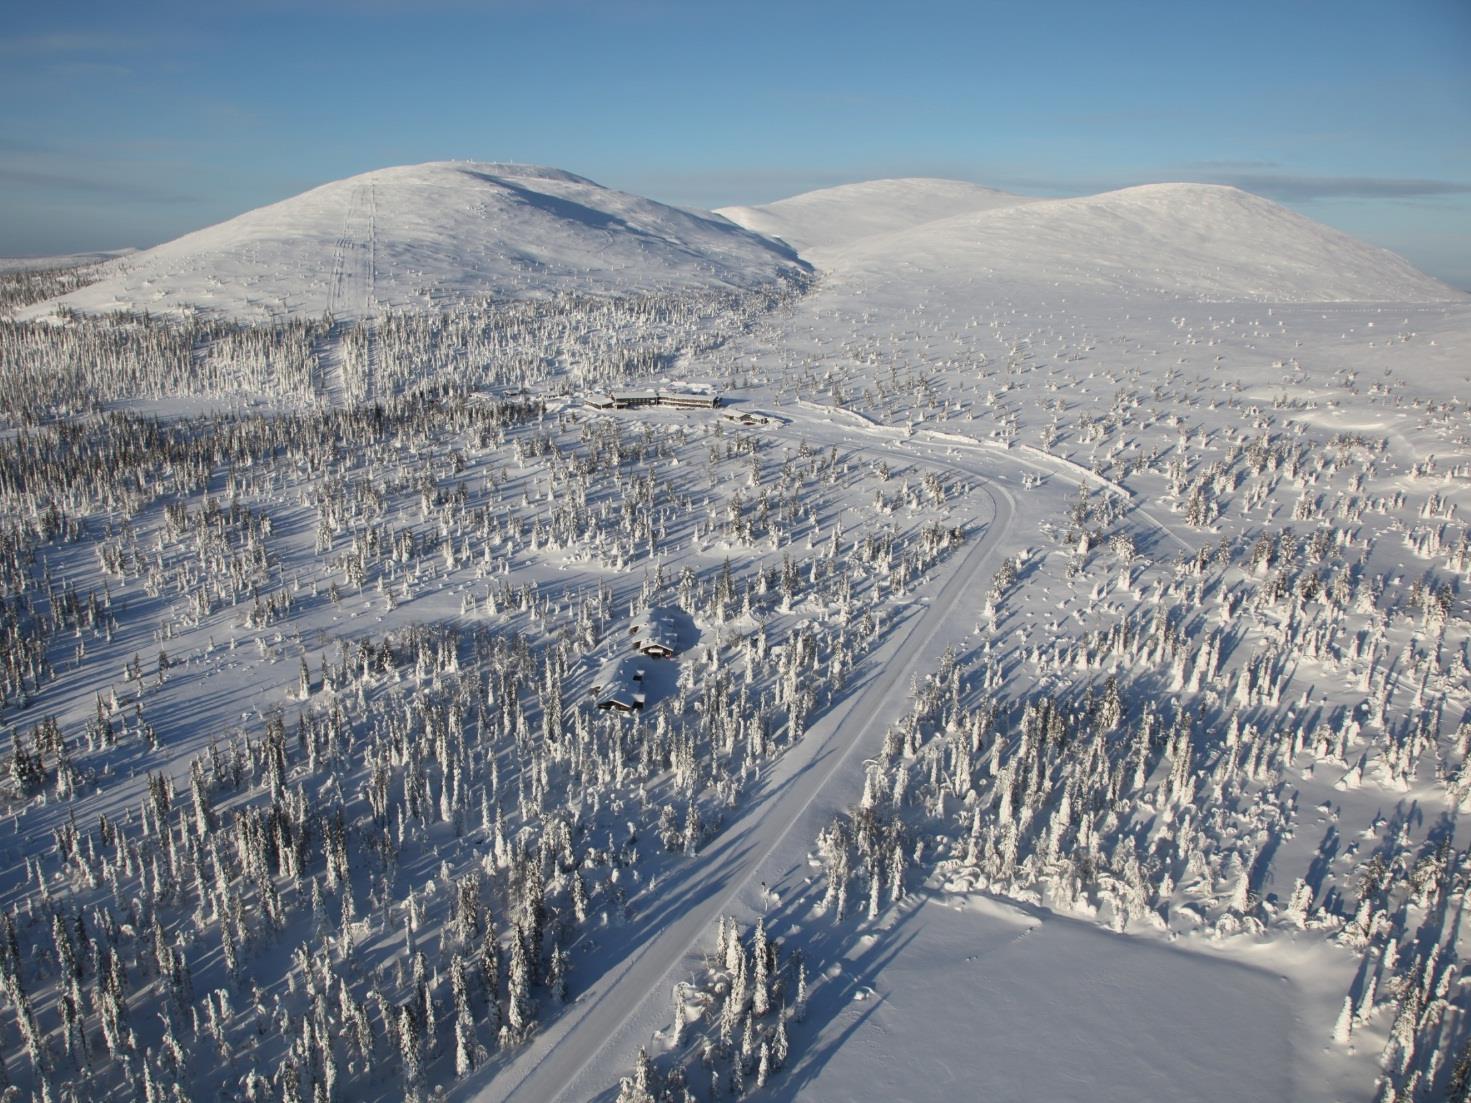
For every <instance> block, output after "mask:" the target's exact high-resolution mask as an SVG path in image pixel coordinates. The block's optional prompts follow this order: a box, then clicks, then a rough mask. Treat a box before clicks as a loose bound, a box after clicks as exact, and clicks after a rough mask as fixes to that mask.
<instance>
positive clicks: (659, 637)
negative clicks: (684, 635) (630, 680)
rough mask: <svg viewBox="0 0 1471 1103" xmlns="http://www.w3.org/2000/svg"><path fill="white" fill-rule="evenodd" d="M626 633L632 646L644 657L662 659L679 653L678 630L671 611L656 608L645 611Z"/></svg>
mask: <svg viewBox="0 0 1471 1103" xmlns="http://www.w3.org/2000/svg"><path fill="white" fill-rule="evenodd" d="M628 632H629V635H630V636H632V637H633V646H634V647H635V648H636V649H637V650H639V651H641V652H643V654H645V655H651V656H655V657H661V658H662V657H665V656H668V655H674V654H677V653H678V651H679V629H678V627H676V624H675V619H674V611H673V610H672V609H668V608H663V607H660V606H656V607H654V608H652V609H649V610H647V611H646V612H645V613H644V614H643V615H642V616H641V617H639V618H638V619H636V620H635V621H634V623H633V626H632V627H631V628H630V629H629V630H628Z"/></svg>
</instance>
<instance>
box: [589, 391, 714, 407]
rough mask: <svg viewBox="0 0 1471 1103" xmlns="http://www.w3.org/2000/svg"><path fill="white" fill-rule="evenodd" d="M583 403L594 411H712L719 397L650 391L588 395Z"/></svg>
mask: <svg viewBox="0 0 1471 1103" xmlns="http://www.w3.org/2000/svg"><path fill="white" fill-rule="evenodd" d="M583 401H584V402H585V403H586V404H587V405H589V406H591V407H592V408H593V409H594V410H639V409H643V408H645V407H648V406H666V407H669V408H671V409H675V410H713V409H715V408H716V407H717V406H719V405H720V396H719V395H718V394H690V393H687V392H684V391H651V392H648V393H646V394H595V395H588V396H587V397H586V398H585V399H583Z"/></svg>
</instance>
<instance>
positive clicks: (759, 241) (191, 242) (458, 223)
mask: <svg viewBox="0 0 1471 1103" xmlns="http://www.w3.org/2000/svg"><path fill="white" fill-rule="evenodd" d="M799 265H800V262H799V261H797V259H796V257H795V255H794V254H793V253H792V252H791V250H790V249H788V248H787V247H786V246H784V245H782V244H780V243H777V242H772V241H769V240H767V239H765V238H762V237H760V236H758V235H757V234H754V233H751V232H749V231H747V230H745V229H742V228H740V227H738V226H736V225H734V224H732V223H730V222H728V221H726V220H725V219H722V218H719V217H716V216H714V215H711V214H708V213H705V212H697V211H688V210H682V209H679V208H676V207H670V206H666V205H664V204H662V203H656V202H654V201H653V200H649V199H644V198H641V197H639V196H634V195H629V194H626V193H624V192H619V191H614V190H612V189H610V188H604V187H602V186H600V185H598V184H595V183H593V182H592V181H590V180H586V179H584V178H582V177H580V176H574V175H572V174H571V173H567V172H562V171H559V170H557V169H549V168H539V167H535V166H529V165H506V164H488V163H476V162H431V163H429V164H423V165H410V166H404V167H401V168H388V169H380V170H377V171H375V172H368V173H364V174H362V175H361V176H354V177H350V178H348V179H346V180H338V181H335V182H333V183H330V184H324V185H322V186H321V187H319V188H314V189H313V190H311V191H309V192H305V193H303V194H302V195H298V196H295V197H293V198H291V199H287V200H283V201H282V202H280V203H274V204H272V205H270V206H267V207H261V208H259V209H257V210H254V211H249V212H247V213H246V214H242V215H240V216H238V217H236V218H232V219H230V220H229V221H227V222H222V223H220V224H219V225H217V226H211V227H208V228H206V229H203V230H198V231H196V232H194V233H191V234H187V235H185V236H184V237H181V238H178V239H176V240H174V241H171V242H168V243H166V244H163V245H160V246H158V247H156V248H153V249H149V250H146V251H145V252H142V253H138V254H136V255H133V256H130V257H127V258H124V259H122V260H120V261H118V262H115V263H114V264H113V266H112V268H111V271H110V272H109V274H108V275H107V277H106V278H104V279H103V280H101V281H100V282H98V283H96V284H93V285H92V286H90V287H87V288H85V289H82V290H79V291H76V292H74V293H72V294H69V295H67V296H65V297H63V298H62V299H60V300H55V301H53V303H51V304H48V306H47V308H54V306H55V305H56V304H58V303H64V304H65V305H67V306H70V307H72V308H75V309H79V310H84V311H106V310H123V309H132V310H147V311H150V312H152V313H160V312H174V311H180V310H188V309H191V308H201V309H204V310H207V311H210V312H214V313H219V314H222V315H226V316H231V317H239V318H246V319H252V320H259V319H262V318H283V317H302V316H306V317H313V316H320V315H322V314H323V313H325V312H331V313H332V314H333V315H334V316H336V317H339V318H344V317H345V318H361V317H364V316H367V315H370V314H372V313H375V312H377V311H379V310H382V309H385V308H409V307H421V306H428V305H431V304H434V303H438V302H441V301H444V300H453V299H456V298H463V297H468V296H483V295H491V296H496V297H524V296H529V295H541V294H547V293H552V292H557V291H587V292H593V293H606V292H619V293H625V292H639V291H659V290H670V289H675V288H684V287H708V286H728V287H740V288H749V287H753V286H756V285H759V284H762V283H766V282H769V281H771V280H773V279H775V278H777V277H778V275H779V274H780V273H782V272H785V271H790V270H793V269H795V268H797V267H798V266H799ZM47 308H39V307H38V308H35V311H34V312H44V309H47Z"/></svg>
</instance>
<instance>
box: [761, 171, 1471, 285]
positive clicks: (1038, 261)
mask: <svg viewBox="0 0 1471 1103" xmlns="http://www.w3.org/2000/svg"><path fill="white" fill-rule="evenodd" d="M799 198H800V197H799ZM785 202H794V201H790V200H789V201H785ZM819 260H820V266H821V267H823V268H825V269H828V270H830V271H834V272H839V273H846V274H848V275H850V276H859V275H863V276H871V277H874V278H876V279H879V280H887V279H902V280H905V281H915V282H918V284H919V285H921V286H923V285H930V286H935V287H941V288H943V287H944V286H945V285H947V284H957V283H963V284H964V285H965V286H966V287H968V288H972V289H976V290H980V289H983V288H985V289H989V290H991V291H993V292H998V293H1007V292H1008V290H1009V289H1010V288H1011V287H1013V286H1018V287H1019V288H1022V289H1050V290H1051V291H1054V292H1057V291H1061V292H1064V293H1066V292H1070V291H1078V290H1087V289H1095V290H1099V291H1104V292H1107V293H1110V294H1113V295H1117V294H1119V293H1124V294H1133V293H1137V294H1142V295H1147V296H1149V297H1153V298H1158V297H1159V296H1161V295H1164V296H1166V297H1181V298H1187V299H1195V300H1229V301H1235V300H1250V301H1262V302H1284V303H1285V302H1435V301H1446V300H1460V299H1464V297H1465V296H1464V295H1463V294H1462V293H1461V292H1459V291H1456V290H1455V289H1453V288H1451V287H1449V286H1448V285H1446V284H1443V283H1441V282H1440V281H1439V280H1435V279H1432V278H1431V277H1430V276H1427V275H1425V274H1424V273H1423V272H1420V271H1418V270H1417V269H1416V268H1414V267H1413V266H1412V265H1410V263H1409V262H1408V261H1406V260H1404V259H1403V258H1402V257H1399V256H1397V255H1396V254H1394V253H1391V252H1389V251H1388V250H1386V249H1379V248H1375V247H1374V246H1371V245H1366V244H1364V243H1363V242H1361V241H1358V240H1357V239H1355V238H1352V237H1350V236H1349V235H1347V234H1344V233H1342V232H1340V231H1338V230H1334V229H1332V228H1330V227H1328V226H1324V225H1322V224H1321V223H1318V222H1314V221H1313V220H1312V219H1309V218H1305V217H1303V216H1302V215H1299V214H1296V213H1294V212H1292V211H1289V210H1287V209H1286V208H1285V207H1281V206H1279V205H1278V204H1276V203H1273V202H1271V201H1270V200H1267V199H1263V198H1261V197H1260V196H1257V195H1252V194H1250V193H1248V192H1244V191H1241V190H1240V189H1238V188H1232V187H1225V186H1221V185H1215V184H1147V185H1143V186H1141V187H1133V188H1124V189H1122V190H1120V191H1113V192H1104V193H1102V194H1100V195H1093V196H1086V197H1084V198H1079V199H1055V200H1045V201H1041V202H1032V203H1025V204H1013V205H1010V206H1006V207H996V208H993V209H990V210H983V211H972V212H967V213H963V214H957V215H953V216H951V217H949V218H943V219H939V220H935V221H928V222H924V223H922V224H920V225H916V226H913V227H911V228H909V229H901V230H897V231H895V232H892V233H888V234H883V235H879V236H875V237H866V238H863V239H861V240H858V241H855V242H854V243H852V244H851V245H849V246H847V247H845V248H842V249H829V250H826V251H824V252H822V254H821V256H820V258H819Z"/></svg>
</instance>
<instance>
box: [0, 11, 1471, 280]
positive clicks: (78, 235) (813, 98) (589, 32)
mask: <svg viewBox="0 0 1471 1103" xmlns="http://www.w3.org/2000/svg"><path fill="white" fill-rule="evenodd" d="M0 16H3V21H0V28H3V30H0V96H3V102H4V103H5V104H6V105H7V106H8V110H7V111H5V112H4V113H3V115H0V212H3V217H0V255H5V254H8V255H19V254H40V253H56V252H65V251H72V250H83V249H93V248H108V247H116V246H122V245H139V246H145V245H150V244H154V243H156V242H158V241H162V240H166V239H168V238H170V237H173V236H176V235H177V234H179V233H182V232H184V231H187V230H190V229H194V228H197V227H199V226H203V225H207V224H209V223H212V222H217V221H220V220H221V219H224V218H227V217H229V216H231V215H234V214H237V213H239V212H241V211H243V210H247V209H249V208H251V207H255V206H259V205H260V204H262V203H266V202H271V201H273V200H277V199H282V198H285V197H287V196H289V195H292V194H295V193H297V192H299V191H302V190H304V189H306V188H308V187H311V186H313V185H316V184H319V183H323V182H325V181H327V180H332V179H337V178H339V177H343V176H349V175H352V174H353V173H357V172H362V171H365V170H368V169H372V168H379V167H382V166H385V165H393V164H405V163H411V162H416V161H427V160H439V159H444V158H476V159H484V160H514V161H528V162H536V163H542V164H552V165H556V166H558V167H561V168H566V169H570V170H571V171H574V172H578V173H581V174H583V175H585V176H590V177H592V178H593V179H595V180H598V181H599V182H601V183H604V184H608V185H610V186H615V187H620V188H624V189H627V190H630V191H637V192H640V193H642V194H645V195H650V196H653V197H654V198H657V199H663V200H666V201H670V202H676V203H683V204H687V205H694V206H705V207H712V206H718V205H721V204H725V203H739V202H762V201H767V200H771V199H776V198H780V197H781V196H784V195H790V194H793V193H796V192H800V191H804V190H808V189H810V188H814V187H823V186H826V185H830V184H835V183H842V182H845V181H850V180H861V179H870V178H873V177H879V176H898V175H928V176H949V177H955V178H960V179H969V180H974V181H977V182H979V183H983V184H987V185H990V186H993V187H1000V188H1005V189H1008V190H1013V191H1019V192H1027V193H1032V194H1044V195H1067V194H1081V193H1085V192H1092V191H1098V190H1102V189H1106V188H1111V187H1119V186H1124V185H1127V184H1134V183H1144V182H1150V181H1158V180H1205V181H1214V182H1221V183H1233V184H1238V185H1240V186H1242V187H1245V188H1248V189H1249V190H1253V191H1257V192H1260V193H1261V194H1264V195H1267V196H1269V197H1271V198H1273V199H1277V200H1279V201H1281V202H1284V203H1287V204H1288V205H1290V206H1292V207H1294V208H1295V209H1297V210H1300V211H1302V212H1303V213H1305V214H1307V215H1309V216H1311V217H1313V218H1317V219H1319V220H1321V221H1323V222H1327V223H1329V224H1331V225H1334V226H1338V227H1341V228H1342V229H1345V230H1347V231H1349V232H1350V233H1354V234H1356V235H1358V236H1360V237H1362V238H1364V239H1365V240H1368V241H1372V242H1374V243H1375V244H1380V245H1385V246H1388V247H1389V248H1392V249H1395V250H1397V251H1399V252H1401V253H1403V254H1404V255H1406V256H1407V257H1409V258H1410V259H1411V260H1413V261H1414V262H1416V263H1417V264H1418V265H1420V266H1421V267H1422V268H1424V269H1425V270H1426V271H1428V272H1431V273H1432V274H1434V275H1438V276H1440V277H1441V278H1443V279H1446V280H1449V281H1451V282H1453V283H1455V284H1457V285H1458V286H1461V287H1465V288H1471V61H1468V60H1467V59H1468V58H1471V0H1400V2H1397V3H1390V2H1389V0H1374V2H1372V3H1370V2H1363V0H1274V2H1271V3H1266V2H1259V0H1216V2H1215V3H1211V4H1203V3H1197V2H1194V0H1170V2H1155V0H1148V2H1145V0H1134V2H1131V0H1088V2H1082V0H1079V2H1074V0H1034V2H1031V3H1027V2H1014V3H995V2H986V0H972V2H969V3H936V2H925V0H915V2H911V3H898V2H894V0H890V2H888V3H885V4H882V5H879V4H867V3H862V2H856V0H850V2H848V3H819V2H811V3H804V2H802V0H787V2H785V3H768V2H765V0H748V2H743V3H739V4H729V3H703V2H699V0H603V2H601V3H588V2H583V0H539V2H538V0H479V2H471V0H458V2H457V0H447V2H435V0H425V2H422V3H411V2H409V0H366V2H361V3H349V2H347V0H321V2H318V3H314V4H311V5H300V4H292V3H286V2H277V0H247V2H242V3H229V2H226V0H221V2H218V3H198V2H190V3H150V2H149V0H137V2H135V3H127V4H119V3H115V2H114V3H108V4H93V3H90V2H85V0H84V2H80V3H72V4H65V5H41V4H21V3H18V2H16V0H0Z"/></svg>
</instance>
